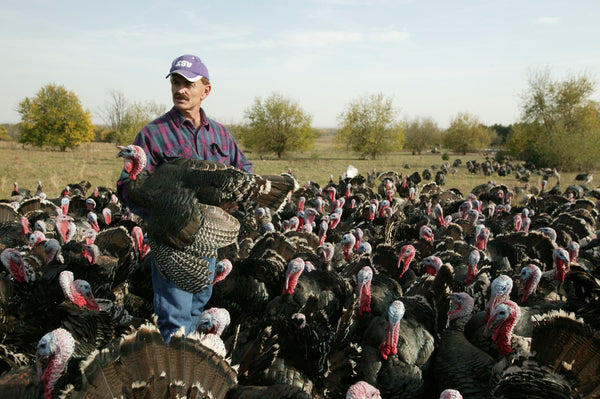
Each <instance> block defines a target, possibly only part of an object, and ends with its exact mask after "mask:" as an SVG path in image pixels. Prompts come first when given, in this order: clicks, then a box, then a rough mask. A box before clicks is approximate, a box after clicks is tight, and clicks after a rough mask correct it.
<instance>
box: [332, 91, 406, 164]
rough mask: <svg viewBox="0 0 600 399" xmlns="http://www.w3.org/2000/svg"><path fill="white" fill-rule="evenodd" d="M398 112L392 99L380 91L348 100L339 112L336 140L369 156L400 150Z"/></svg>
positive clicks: (400, 128) (400, 132) (402, 133)
mask: <svg viewBox="0 0 600 399" xmlns="http://www.w3.org/2000/svg"><path fill="white" fill-rule="evenodd" d="M397 113H398V111H397V110H396V109H394V107H393V104H392V99H391V98H386V97H384V95H383V94H381V93H379V94H373V95H370V96H369V97H368V98H360V99H358V100H355V101H352V102H350V103H349V104H348V105H347V106H346V110H345V111H344V112H342V113H341V114H340V115H339V116H338V120H339V121H340V125H341V126H340V128H339V130H338V133H337V140H338V143H339V144H340V145H345V146H346V147H347V148H350V149H352V150H353V151H357V152H359V153H361V154H362V155H363V156H369V157H370V158H371V159H375V158H376V157H377V155H380V154H383V153H387V152H392V151H397V150H400V149H401V148H402V140H403V138H404V132H403V130H402V126H401V124H400V123H399V122H397V121H396V115H397Z"/></svg>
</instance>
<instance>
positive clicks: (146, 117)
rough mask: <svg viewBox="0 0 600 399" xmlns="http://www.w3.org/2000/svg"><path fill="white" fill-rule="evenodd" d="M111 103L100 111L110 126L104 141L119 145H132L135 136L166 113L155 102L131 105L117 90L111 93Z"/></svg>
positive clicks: (104, 135) (107, 103)
mask: <svg viewBox="0 0 600 399" xmlns="http://www.w3.org/2000/svg"><path fill="white" fill-rule="evenodd" d="M110 95H111V101H110V102H106V103H105V104H104V108H103V109H102V110H101V111H100V112H101V114H102V118H103V119H104V123H106V124H107V125H108V126H109V129H108V132H106V133H105V134H103V140H104V141H108V142H111V143H117V144H127V143H131V142H132V141H133V139H134V138H135V135H136V134H137V133H138V132H139V131H140V130H141V129H142V128H143V127H144V126H146V124H148V122H151V121H153V120H154V119H156V118H157V117H159V116H160V115H162V114H164V113H165V108H166V107H165V106H164V105H158V104H155V103H153V102H147V103H140V102H136V103H133V104H130V103H129V101H128V100H127V98H126V97H125V95H124V94H123V93H122V92H120V91H116V90H112V91H111V92H110Z"/></svg>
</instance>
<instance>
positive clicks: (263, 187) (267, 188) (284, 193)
mask: <svg viewBox="0 0 600 399" xmlns="http://www.w3.org/2000/svg"><path fill="white" fill-rule="evenodd" d="M255 177H256V181H255V187H254V188H253V192H252V197H251V199H252V200H253V201H255V202H258V203H259V204H261V205H263V206H267V207H269V208H271V209H274V210H275V211H280V210H281V209H283V207H284V206H285V204H286V199H287V198H288V197H289V195H290V194H291V193H293V192H294V191H296V190H297V189H298V188H299V185H298V182H297V181H296V179H294V178H293V177H292V176H291V175H289V174H287V173H284V174H282V175H280V176H278V175H265V176H260V175H255Z"/></svg>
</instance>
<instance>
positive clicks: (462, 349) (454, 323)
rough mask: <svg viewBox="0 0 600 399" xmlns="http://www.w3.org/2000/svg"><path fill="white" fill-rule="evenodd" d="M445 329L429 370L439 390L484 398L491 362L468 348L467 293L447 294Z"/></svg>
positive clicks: (469, 306)
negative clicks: (447, 306) (446, 323)
mask: <svg viewBox="0 0 600 399" xmlns="http://www.w3.org/2000/svg"><path fill="white" fill-rule="evenodd" d="M450 299H451V306H450V309H451V310H450V312H449V313H448V317H449V319H450V324H449V326H448V327H447V328H446V329H445V330H444V331H443V332H442V337H441V342H440V345H439V347H438V348H437V350H436V353H435V357H434V362H433V368H434V376H435V381H436V384H437V386H438V387H439V388H438V389H439V390H442V389H446V388H454V389H457V390H459V391H460V392H461V393H462V394H464V395H465V397H467V398H473V399H475V398H481V399H484V398H487V397H488V395H489V388H488V382H489V379H490V376H491V372H492V367H493V366H494V364H495V363H496V361H495V360H494V358H492V357H491V356H490V355H488V354H487V353H485V352H484V351H482V350H481V349H479V348H477V347H475V346H474V345H472V344H471V343H470V342H469V341H467V339H466V337H465V336H464V328H465V324H466V322H467V321H468V320H469V317H470V316H471V312H472V310H473V298H472V297H471V296H469V295H468V294H467V293H464V292H462V293H453V294H450Z"/></svg>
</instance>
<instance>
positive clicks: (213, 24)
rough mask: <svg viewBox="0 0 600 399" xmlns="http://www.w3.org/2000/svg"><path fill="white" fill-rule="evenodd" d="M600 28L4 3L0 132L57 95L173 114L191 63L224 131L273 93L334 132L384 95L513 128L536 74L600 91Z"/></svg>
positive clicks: (501, 6) (379, 11)
mask: <svg viewBox="0 0 600 399" xmlns="http://www.w3.org/2000/svg"><path fill="white" fill-rule="evenodd" d="M599 17H600V1H597V0H589V1H585V0H582V1H578V0H576V1H566V0H564V1H559V0H531V1H522V0H506V1H501V0H496V1H485V0H479V1H476V0H470V1H448V0H439V1H426V0H421V1H418V0H373V1H367V0H304V1H286V0H270V1H261V0H256V1H250V0H248V1H232V0H219V1H212V0H204V1H183V0H182V1H151V0H145V1H127V0H125V1H123V0H119V1H111V0H105V1H89V2H88V1H61V0H56V1H46V0H44V1H39V0H38V1H28V0H18V1H14V0H2V1H1V2H0V45H1V47H0V48H1V49H2V57H1V60H0V71H1V72H2V73H1V74H0V88H1V94H0V123H15V122H18V121H19V120H20V115H19V114H18V113H17V112H16V109H17V106H18V104H19V102H20V101H22V100H23V99H25V98H26V97H33V96H35V94H36V93H37V92H38V91H39V89H40V88H41V87H43V86H45V85H47V84H49V83H54V84H58V85H62V86H65V88H67V89H68V90H70V91H73V92H74V93H75V94H76V95H77V96H78V97H79V99H80V100H81V103H82V106H83V107H84V108H85V109H88V110H90V111H91V113H92V115H93V121H94V123H102V122H103V120H102V118H101V112H100V111H101V109H102V108H103V107H104V106H105V105H106V104H107V103H108V102H109V101H110V92H111V91H114V90H117V91H119V92H121V93H123V94H124V96H125V97H126V98H127V99H128V100H129V101H131V102H134V101H137V102H144V103H145V102H150V101H151V102H154V103H158V104H163V105H165V106H166V107H167V106H168V107H170V106H171V104H172V103H171V97H170V88H169V81H168V80H167V79H165V75H166V74H167V73H168V70H169V68H170V64H171V61H172V60H173V59H174V58H176V57H177V56H179V55H181V54H186V53H189V54H196V55H198V56H199V57H200V58H201V59H202V60H203V61H204V62H205V64H206V65H207V67H208V70H209V72H210V77H211V81H212V85H213V89H212V92H211V94H210V96H209V97H208V99H207V100H205V102H204V103H203V108H204V109H205V110H206V111H207V113H208V115H209V116H210V117H212V118H213V119H216V120H218V121H220V122H222V123H239V122H241V121H242V120H243V118H244V111H245V110H247V109H248V108H249V107H250V106H251V105H252V104H253V102H254V99H255V98H257V97H258V98H261V99H265V98H267V97H269V96H270V95H271V94H273V93H279V94H282V95H283V96H284V97H286V98H289V99H290V100H292V101H294V102H296V103H297V104H298V105H299V106H300V107H301V108H302V109H303V110H304V111H305V112H307V113H308V114H310V115H312V118H313V126H315V127H335V126H336V125H337V123H338V116H339V114H340V113H341V112H343V111H344V109H345V106H346V105H347V104H348V103H349V102H352V101H356V100H358V99H360V98H361V97H363V96H368V95H370V94H377V93H383V94H384V95H386V96H388V97H391V98H392V99H393V103H394V105H395V106H396V107H397V108H398V109H399V110H400V115H401V117H402V118H403V119H407V120H410V119H413V118H416V117H432V118H434V119H435V120H436V121H437V122H438V124H439V125H440V127H447V126H448V124H449V122H450V120H451V119H452V118H453V117H455V116H456V115H457V114H458V113H460V112H469V113H471V114H472V115H474V116H476V117H477V118H479V120H480V121H481V122H483V123H485V124H488V125H492V124H494V123H500V124H503V125H508V124H511V123H514V122H516V121H517V120H518V118H519V114H520V105H521V98H520V96H519V95H520V94H521V93H522V92H523V91H524V90H525V89H526V88H527V78H528V76H529V74H530V72H531V71H533V70H541V69H544V68H549V69H550V71H551V75H552V77H553V78H554V79H556V80H562V79H565V78H567V77H569V76H580V75H582V74H587V75H588V76H590V77H591V78H593V79H594V80H596V81H600V45H599V41H598V38H600V23H598V18H599ZM597 94H598V93H596V95H595V98H596V99H598V98H599V96H598V95H597Z"/></svg>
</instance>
